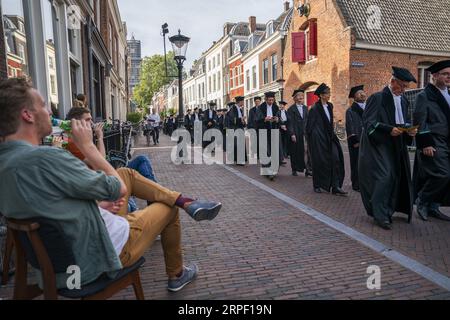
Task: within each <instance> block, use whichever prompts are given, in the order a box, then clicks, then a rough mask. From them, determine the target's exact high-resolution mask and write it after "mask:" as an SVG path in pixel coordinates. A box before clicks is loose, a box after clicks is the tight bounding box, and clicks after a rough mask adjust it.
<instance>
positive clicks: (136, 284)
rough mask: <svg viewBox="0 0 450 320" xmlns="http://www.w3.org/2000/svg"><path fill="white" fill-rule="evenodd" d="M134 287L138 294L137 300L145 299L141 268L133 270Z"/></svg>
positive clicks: (135, 292)
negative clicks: (140, 273)
mask: <svg viewBox="0 0 450 320" xmlns="http://www.w3.org/2000/svg"><path fill="white" fill-rule="evenodd" d="M132 277H133V289H134V294H135V295H136V300H145V296H144V290H143V289H142V283H141V277H140V275H139V270H136V271H135V272H133V275H132Z"/></svg>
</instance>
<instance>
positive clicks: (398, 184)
mask: <svg viewBox="0 0 450 320" xmlns="http://www.w3.org/2000/svg"><path fill="white" fill-rule="evenodd" d="M392 69H393V72H392V77H391V79H390V83H389V84H388V85H387V86H386V87H385V88H384V89H383V90H382V91H381V92H378V93H375V94H374V95H372V96H371V97H369V99H368V100H367V103H366V104H364V103H363V100H364V96H365V93H364V92H361V91H363V87H361V86H360V87H358V88H355V92H354V99H355V104H353V105H352V107H351V108H350V110H349V111H348V112H347V133H348V136H349V138H348V139H349V148H350V156H351V157H353V159H352V160H351V162H352V171H354V170H355V173H354V175H352V183H353V187H354V188H355V189H359V190H360V191H361V196H362V200H363V203H364V206H365V209H366V211H367V213H368V215H369V216H371V217H373V218H374V221H375V223H376V224H377V225H378V226H380V227H381V228H383V229H385V230H392V223H393V215H394V214H395V213H401V214H404V215H406V216H407V220H408V222H411V220H412V217H413V212H414V204H417V213H418V214H419V216H420V218H421V219H422V220H424V221H427V220H428V219H429V217H430V216H431V217H434V218H437V219H439V220H444V221H450V217H448V216H447V215H445V214H444V213H442V212H441V211H440V207H441V206H449V205H450V136H449V135H450V93H449V88H450V60H446V61H441V62H438V63H436V64H434V65H432V66H431V67H430V68H428V69H427V71H429V72H430V73H431V74H432V82H431V83H430V84H428V86H427V87H426V88H425V90H424V91H423V92H422V93H420V94H419V95H418V97H417V99H416V101H415V111H414V114H413V118H412V119H410V118H409V116H408V115H409V112H408V111H409V109H410V104H409V102H408V100H407V99H406V98H405V97H404V95H403V94H404V93H405V91H406V89H407V88H408V86H409V84H410V83H411V82H417V80H416V79H415V77H414V76H413V75H412V74H411V72H410V71H409V70H407V69H404V68H399V67H393V68H392ZM358 107H360V108H362V109H363V112H361V110H359V109H358ZM414 138H415V139H414ZM414 141H416V150H417V151H416V157H415V158H416V159H415V162H414V163H415V165H414V171H413V174H412V173H411V157H410V153H409V149H408V146H412V145H413V142H414ZM352 149H353V150H352ZM356 159H358V162H356ZM412 177H413V178H412Z"/></svg>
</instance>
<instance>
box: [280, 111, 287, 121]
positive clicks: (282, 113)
mask: <svg viewBox="0 0 450 320" xmlns="http://www.w3.org/2000/svg"><path fill="white" fill-rule="evenodd" d="M281 121H283V122H286V121H287V115H286V110H281Z"/></svg>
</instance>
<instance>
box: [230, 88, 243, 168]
mask: <svg viewBox="0 0 450 320" xmlns="http://www.w3.org/2000/svg"><path fill="white" fill-rule="evenodd" d="M235 101H236V104H234V105H233V106H232V107H231V109H230V111H229V112H228V127H227V129H232V130H235V131H237V130H242V132H244V129H245V125H246V124H245V114H244V101H245V98H244V97H240V96H239V97H236V98H235ZM244 134H245V132H244ZM238 142H239V140H238V138H237V137H236V136H235V138H234V163H235V164H237V165H238V166H244V165H245V163H246V162H247V152H246V146H245V139H244V144H243V145H238ZM238 150H240V151H241V152H242V151H243V152H244V155H245V162H242V159H239V157H238V156H239V152H238Z"/></svg>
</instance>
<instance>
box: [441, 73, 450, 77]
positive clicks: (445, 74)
mask: <svg viewBox="0 0 450 320" xmlns="http://www.w3.org/2000/svg"><path fill="white" fill-rule="evenodd" d="M439 75H440V76H444V77H447V78H448V77H450V72H440V73H439Z"/></svg>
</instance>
